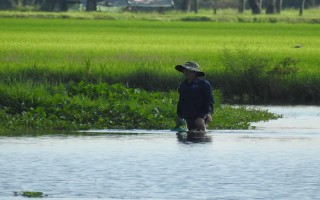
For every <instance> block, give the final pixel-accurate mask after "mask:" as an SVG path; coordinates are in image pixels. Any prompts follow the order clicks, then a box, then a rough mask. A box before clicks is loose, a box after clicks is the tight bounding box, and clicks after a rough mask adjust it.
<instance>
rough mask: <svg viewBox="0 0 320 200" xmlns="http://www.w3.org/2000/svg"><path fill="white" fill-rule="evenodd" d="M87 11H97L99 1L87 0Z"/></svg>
mask: <svg viewBox="0 0 320 200" xmlns="http://www.w3.org/2000/svg"><path fill="white" fill-rule="evenodd" d="M86 11H97V1H96V0H87V6H86Z"/></svg>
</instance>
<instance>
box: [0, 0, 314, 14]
mask: <svg viewBox="0 0 320 200" xmlns="http://www.w3.org/2000/svg"><path fill="white" fill-rule="evenodd" d="M109 1H110V2H111V1H112V0H1V2H2V3H1V4H0V9H1V10H27V8H29V9H31V10H36V11H67V10H68V7H69V5H71V4H82V5H83V7H84V10H86V11H97V5H98V3H100V5H106V6H107V5H109V3H110V2H109ZM173 1H174V6H173V8H171V9H177V10H182V11H184V12H195V13H197V12H198V9H199V8H212V9H213V10H214V13H216V12H217V10H218V9H222V8H237V9H238V10H239V13H243V12H244V11H245V10H246V9H251V11H252V13H253V14H261V13H262V12H263V9H265V13H266V14H275V13H281V10H282V9H283V8H299V13H300V15H302V14H303V10H304V8H305V7H307V8H309V7H317V6H320V0H173Z"/></svg>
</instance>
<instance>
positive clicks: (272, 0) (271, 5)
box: [266, 0, 276, 14]
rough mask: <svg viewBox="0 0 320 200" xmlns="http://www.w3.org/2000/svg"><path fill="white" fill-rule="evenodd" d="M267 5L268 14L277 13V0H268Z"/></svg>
mask: <svg viewBox="0 0 320 200" xmlns="http://www.w3.org/2000/svg"><path fill="white" fill-rule="evenodd" d="M266 4H267V5H266V14H274V13H276V0H267V1H266Z"/></svg>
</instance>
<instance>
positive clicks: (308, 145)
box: [0, 107, 320, 200]
mask: <svg viewBox="0 0 320 200" xmlns="http://www.w3.org/2000/svg"><path fill="white" fill-rule="evenodd" d="M272 109H273V110H272ZM308 109H310V107H282V108H281V107H271V108H270V110H271V111H273V112H280V113H282V114H284V115H285V116H284V118H283V119H282V120H283V121H282V123H280V124H279V125H276V124H277V123H279V121H277V120H275V121H270V122H266V123H256V124H255V125H256V126H257V130H247V131H241V130H223V131H222V130H221V131H220V130H215V131H213V132H212V133H211V134H212V136H213V141H212V142H209V143H191V142H188V143H183V142H179V141H178V140H177V139H176V136H175V134H174V133H170V132H169V131H153V132H152V134H133V135H122V136H121V135H107V134H102V135H90V134H89V135H88V136H42V137H0V199H19V197H13V192H14V191H28V190H29V191H41V192H44V193H45V194H47V195H48V197H47V198H50V199H77V200H78V199H81V200H84V199H237V200H239V199H246V200H247V199H299V200H300V199H320V193H319V188H320V170H319V166H320V157H319V154H320V145H319V144H320V134H319V133H320V123H318V121H317V120H319V114H320V109H319V107H312V109H310V110H308ZM307 110H308V112H306V111H307ZM312 116H313V117H312ZM290 120H291V121H290ZM301 120H307V121H310V120H311V121H314V122H316V123H317V124H314V123H312V124H311V125H308V126H305V123H302V125H299V123H298V122H297V121H301ZM289 121H290V123H289ZM295 121H296V122H295ZM285 123H287V124H286V125H284V124H285ZM290 124H291V125H290ZM100 132H103V131H101V130H100ZM135 132H139V131H135Z"/></svg>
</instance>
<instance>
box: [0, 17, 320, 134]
mask: <svg viewBox="0 0 320 200" xmlns="http://www.w3.org/2000/svg"><path fill="white" fill-rule="evenodd" d="M3 15H4V14H3V13H1V16H3ZM0 25H1V26H0V38H1V40H0V47H1V48H0V83H1V88H2V97H1V98H2V101H1V115H0V117H1V116H2V118H6V119H9V118H10V116H11V115H17V114H18V115H19V113H20V114H21V113H22V112H29V111H30V107H32V109H35V107H34V106H35V105H40V104H41V106H44V105H46V104H48V103H50V101H49V100H48V99H50V98H48V99H47V100H45V101H39V102H40V103H39V102H38V104H32V105H31V104H30V107H29V108H24V109H22V110H21V109H20V110H19V109H17V110H15V111H12V110H11V112H9V110H10V108H8V105H9V104H8V103H7V104H5V100H3V99H5V98H4V97H6V98H7V100H8V99H10V98H11V99H12V98H13V97H12V95H13V94H12V92H9V91H11V90H8V87H13V88H16V90H18V89H17V88H19V87H20V88H21V84H23V83H28V84H27V85H29V86H28V88H29V89H30V91H32V90H33V89H35V88H37V89H36V90H35V91H39V90H41V91H46V90H48V88H51V89H52V88H55V87H58V86H59V85H60V86H59V87H66V85H68V84H69V85H70V84H75V85H77V84H78V83H80V82H84V83H85V84H97V85H100V84H104V83H108V84H115V83H123V84H124V85H126V87H130V88H141V89H146V90H147V91H154V92H155V91H162V92H165V93H168V92H171V91H174V90H175V88H176V87H177V86H178V84H179V82H180V81H181V80H182V76H181V74H179V73H178V72H176V71H175V70H174V66H175V65H176V64H182V63H184V62H186V61H189V60H192V61H196V62H198V63H199V64H200V66H201V68H202V70H203V71H205V72H206V74H207V76H206V77H207V79H208V80H209V81H210V82H211V83H212V84H213V86H214V88H215V89H219V90H221V91H222V93H223V94H224V100H222V101H230V102H236V100H237V99H240V100H241V102H244V103H245V102H246V100H247V102H254V103H259V102H260V103H265V102H278V100H279V102H282V103H290V102H295V101H296V102H298V101H299V102H300V103H301V102H305V103H319V94H320V92H319V91H320V89H319V88H320V86H319V85H320V78H319V77H320V76H319V74H320V70H319V69H320V68H319V66H320V60H319V59H318V56H319V46H320V37H319V35H320V24H317V23H314V24H312V23H281V22H280V23H265V22H259V23H241V22H214V21H208V22H188V21H179V20H171V21H170V20H152V21H150V20H143V19H138V20H133V19H123V18H121V19H117V20H105V19H104V20H92V19H78V18H68V19H62V18H57V19H56V18H45V19H44V18H32V17H31V18H30V17H27V18H15V17H9V18H4V17H3V18H0ZM284 60H289V61H292V62H290V63H289V64H288V65H285V64H283V63H284V62H283V61H284ZM281 63H282V64H281ZM257 66H261V67H257ZM278 69H280V71H279V70H278ZM293 69H294V70H293ZM277 70H278V71H277ZM252 71H254V73H253V72H252ZM288 71H289V72H288ZM271 72H272V74H273V75H272V76H271V75H270V74H271ZM274 72H276V73H274ZM252 74H253V75H254V76H255V78H256V79H254V78H252V76H251V75H252ZM274 74H276V75H274ZM246 80H250V81H246ZM271 82H272V83H273V84H270V83H271ZM274 82H277V84H274ZM230 84H232V85H231V86H230ZM41 85H42V86H41ZM257 85H259V87H258V86H257ZM40 86H41V87H43V88H42V89H39V87H40ZM272 86H273V87H274V88H271V89H270V87H272ZM279 86H281V87H279ZM261 88H262V89H261ZM279 88H280V89H281V90H280V89H279ZM26 90H28V89H26ZM64 90H67V89H64ZM123 90H125V89H124V88H123ZM233 90H236V91H240V93H236V92H234V91H233ZM3 91H7V93H4V92H3ZM67 91H68V90H67ZM259 91H263V92H264V93H265V91H266V92H268V94H269V95H266V96H263V95H261V93H259ZM306 91H307V92H308V93H306ZM31 93H32V92H31ZM31 93H30V94H29V96H32V95H31ZM64 94H68V92H66V93H64ZM280 94H285V96H288V95H289V97H290V99H285V97H284V96H283V95H282V96H281V95H280ZM6 95H7V96H6ZM46 95H47V96H48V97H49V96H50V95H51V96H54V95H55V94H46ZM272 95H273V96H272ZM277 95H278V96H277ZM295 95H296V96H295ZM9 96H10V98H9ZM18 96H19V95H18ZM27 96H28V95H27ZM262 96H263V97H262ZM297 96H299V97H301V98H297ZM61 98H62V97H61ZM64 98H68V95H67V96H65V97H63V98H62V99H64ZM78 98H80V97H77V99H78ZM277 98H278V99H277ZM13 99H14V98H13ZM17 99H19V98H17ZM29 99H32V98H29ZM255 100H256V101H255ZM286 100H287V101H286ZM30 101H31V102H32V100H30ZM77 101H79V99H78V100H77ZM17 102H18V104H19V103H20V104H21V103H23V102H24V100H23V98H22V100H21V99H20V100H18V101H17ZM43 102H46V103H44V104H42V103H43ZM51 103H52V102H51ZM219 104H220V103H219ZM88 105H89V104H88ZM20 106H21V105H20ZM89 107H90V106H89ZM218 107H219V108H220V106H218ZM173 108H174V107H173ZM104 109H110V108H104ZM138 109H139V108H138ZM13 110H14V109H13ZM85 110H86V111H87V110H90V109H88V108H86V109H85ZM32 112H35V111H34V110H33V111H32ZM39 112H42V111H39ZM46 114H48V113H46ZM56 114H57V113H55V116H54V117H57V118H59V119H63V118H60V116H56ZM7 115H10V116H9V118H8V116H7ZM230 115H232V114H230ZM244 115H246V114H244ZM19 116H20V117H21V115H19ZM165 116H167V117H168V116H170V117H171V118H173V117H174V112H173V114H172V113H171V114H169V115H165ZM217 116H219V115H217ZM54 117H53V118H52V119H54ZM104 117H105V118H107V115H106V116H104ZM224 117H226V116H224ZM124 118H126V116H125V117H124ZM244 118H245V117H244ZM23 120H24V119H22V118H19V120H17V121H16V122H12V123H13V124H15V123H18V124H22V121H23ZM104 120H108V119H104ZM104 120H103V123H105V121H104ZM157 120H158V119H157ZM255 120H258V119H255ZM18 121H19V122H18ZM71 121H72V120H71ZM173 121H174V120H173ZM216 121H217V122H219V124H212V125H211V126H212V127H216V128H227V127H228V128H232V127H231V126H232V125H230V124H229V125H226V126H223V125H221V124H223V116H220V118H218V119H217V120H216ZM249 121H250V120H249ZM20 122H21V123H20ZM242 122H243V123H244V124H248V121H242ZM39 123H40V122H39ZM77 123H78V121H77V120H76V119H75V121H74V123H73V124H77ZM79 123H80V122H79ZM79 123H78V124H79ZM81 123H82V122H81ZM103 123H101V124H100V125H98V126H97V125H95V124H89V125H88V124H87V125H83V123H82V125H81V126H78V125H74V126H73V128H70V127H71V126H70V124H69V125H65V126H62V128H57V127H56V128H57V129H77V128H96V127H98V128H101V127H103ZM141 123H142V122H141ZM152 123H153V122H152ZM152 123H151V122H150V124H152ZM239 123H240V124H241V122H239V121H238V122H234V124H239ZM169 125H172V124H171V123H169V124H165V125H164V126H169ZM1 126H5V124H2V125H1ZM38 126H39V125H38ZM156 126H157V125H156V124H153V126H151V127H148V126H147V125H141V128H146V127H147V128H163V127H156ZM30 127H31V129H32V127H33V126H32V125H31V126H30ZM40 127H42V129H45V128H44V127H43V126H40ZM63 127H64V128H63ZM110 127H111V128H112V126H110ZM121 127H122V128H123V127H124V128H125V125H123V126H121ZM246 127H248V126H246ZM51 128H52V129H54V128H55V127H51ZM129 128H130V127H129ZM131 128H139V127H131ZM235 128H239V127H237V126H235ZM40 129H41V128H40ZM48 129H50V125H48Z"/></svg>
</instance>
